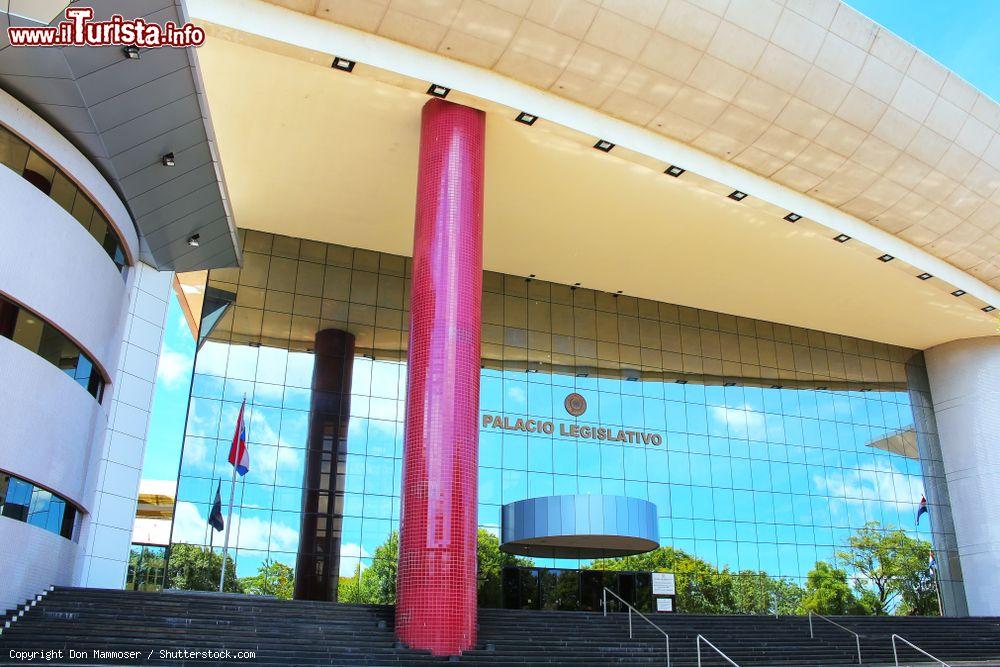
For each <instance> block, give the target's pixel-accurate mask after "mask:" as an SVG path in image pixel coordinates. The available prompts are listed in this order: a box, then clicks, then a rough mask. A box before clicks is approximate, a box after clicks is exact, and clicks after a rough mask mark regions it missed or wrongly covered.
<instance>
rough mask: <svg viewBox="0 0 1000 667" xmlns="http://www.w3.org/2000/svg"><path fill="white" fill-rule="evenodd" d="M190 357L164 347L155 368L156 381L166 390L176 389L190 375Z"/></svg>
mask: <svg viewBox="0 0 1000 667" xmlns="http://www.w3.org/2000/svg"><path fill="white" fill-rule="evenodd" d="M191 362H192V359H191V355H189V354H185V353H183V352H177V351H176V350H171V349H170V348H168V347H166V346H164V347H163V351H162V352H161V353H160V363H159V365H158V366H157V368H156V381H157V383H159V384H161V386H164V387H167V388H168V389H176V388H178V387H179V386H180V385H181V383H182V382H183V381H185V380H187V379H188V377H189V376H190V374H191Z"/></svg>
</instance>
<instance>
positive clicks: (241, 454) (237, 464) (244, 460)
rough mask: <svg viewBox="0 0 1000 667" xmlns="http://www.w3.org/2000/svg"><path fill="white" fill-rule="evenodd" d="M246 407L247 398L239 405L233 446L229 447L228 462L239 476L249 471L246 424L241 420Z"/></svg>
mask: <svg viewBox="0 0 1000 667" xmlns="http://www.w3.org/2000/svg"><path fill="white" fill-rule="evenodd" d="M246 407H247V399H245V398H244V399H243V405H241V406H240V416H239V417H237V419H236V432H235V433H233V446H232V447H230V448H229V462H230V463H231V464H233V467H234V468H236V472H238V473H239V474H240V477H242V476H243V475H245V474H247V472H249V471H250V451H249V450H248V449H247V426H246V423H245V422H244V421H243V411H244V409H245V408H246Z"/></svg>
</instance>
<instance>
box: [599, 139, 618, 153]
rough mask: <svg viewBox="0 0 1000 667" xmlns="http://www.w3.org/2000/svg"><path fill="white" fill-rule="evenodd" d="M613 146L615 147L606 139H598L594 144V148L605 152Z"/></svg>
mask: <svg viewBox="0 0 1000 667" xmlns="http://www.w3.org/2000/svg"><path fill="white" fill-rule="evenodd" d="M614 147H615V145H614V144H613V143H611V142H610V141H607V140H605V139H598V140H597V143H596V144H594V148H596V149H597V150H599V151H604V152H605V153H607V152H608V151H610V150H611V149H612V148H614Z"/></svg>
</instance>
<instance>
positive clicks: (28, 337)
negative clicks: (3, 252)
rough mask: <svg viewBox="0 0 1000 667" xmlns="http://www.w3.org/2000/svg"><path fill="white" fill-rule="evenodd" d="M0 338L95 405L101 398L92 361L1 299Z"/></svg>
mask: <svg viewBox="0 0 1000 667" xmlns="http://www.w3.org/2000/svg"><path fill="white" fill-rule="evenodd" d="M0 336H3V337H4V338H9V339H10V340H12V341H14V342H15V343H17V344H18V345H20V346H22V347H26V348H27V349H29V350H31V351H32V352H34V353H35V354H37V355H38V356H40V357H42V358H43V359H45V360H46V361H48V362H49V363H51V364H52V365H54V366H56V367H58V368H59V370H61V371H63V372H64V373H66V375H68V376H70V377H71V378H73V381H74V382H76V383H77V384H79V385H80V386H81V387H83V388H84V389H86V390H87V393H89V394H90V395H91V396H93V397H94V398H96V399H97V401H98V403H99V402H101V400H102V398H103V397H104V384H105V383H104V378H103V377H102V376H101V372H100V371H99V370H97V368H96V366H95V365H94V361H93V359H91V358H90V357H88V356H87V355H86V354H84V352H83V351H82V350H80V348H79V347H77V345H76V343H74V342H73V341H71V340H70V339H69V338H68V337H67V336H66V334H64V333H63V332H61V331H59V329H57V328H55V327H54V326H52V325H51V324H49V323H48V322H46V321H45V320H43V319H42V318H41V317H39V316H38V315H36V314H35V313H33V312H31V311H30V310H28V309H26V308H22V307H21V306H19V305H17V304H15V303H14V302H12V301H10V300H8V299H6V298H4V297H2V296H0Z"/></svg>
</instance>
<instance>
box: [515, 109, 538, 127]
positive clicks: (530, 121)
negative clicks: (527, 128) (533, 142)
mask: <svg viewBox="0 0 1000 667" xmlns="http://www.w3.org/2000/svg"><path fill="white" fill-rule="evenodd" d="M514 120H516V121H517V122H518V123H524V124H525V125H534V124H535V121H536V120H538V116H536V115H534V114H530V113H528V112H526V111H522V112H521V113H519V114H517V118H515V119H514Z"/></svg>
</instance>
